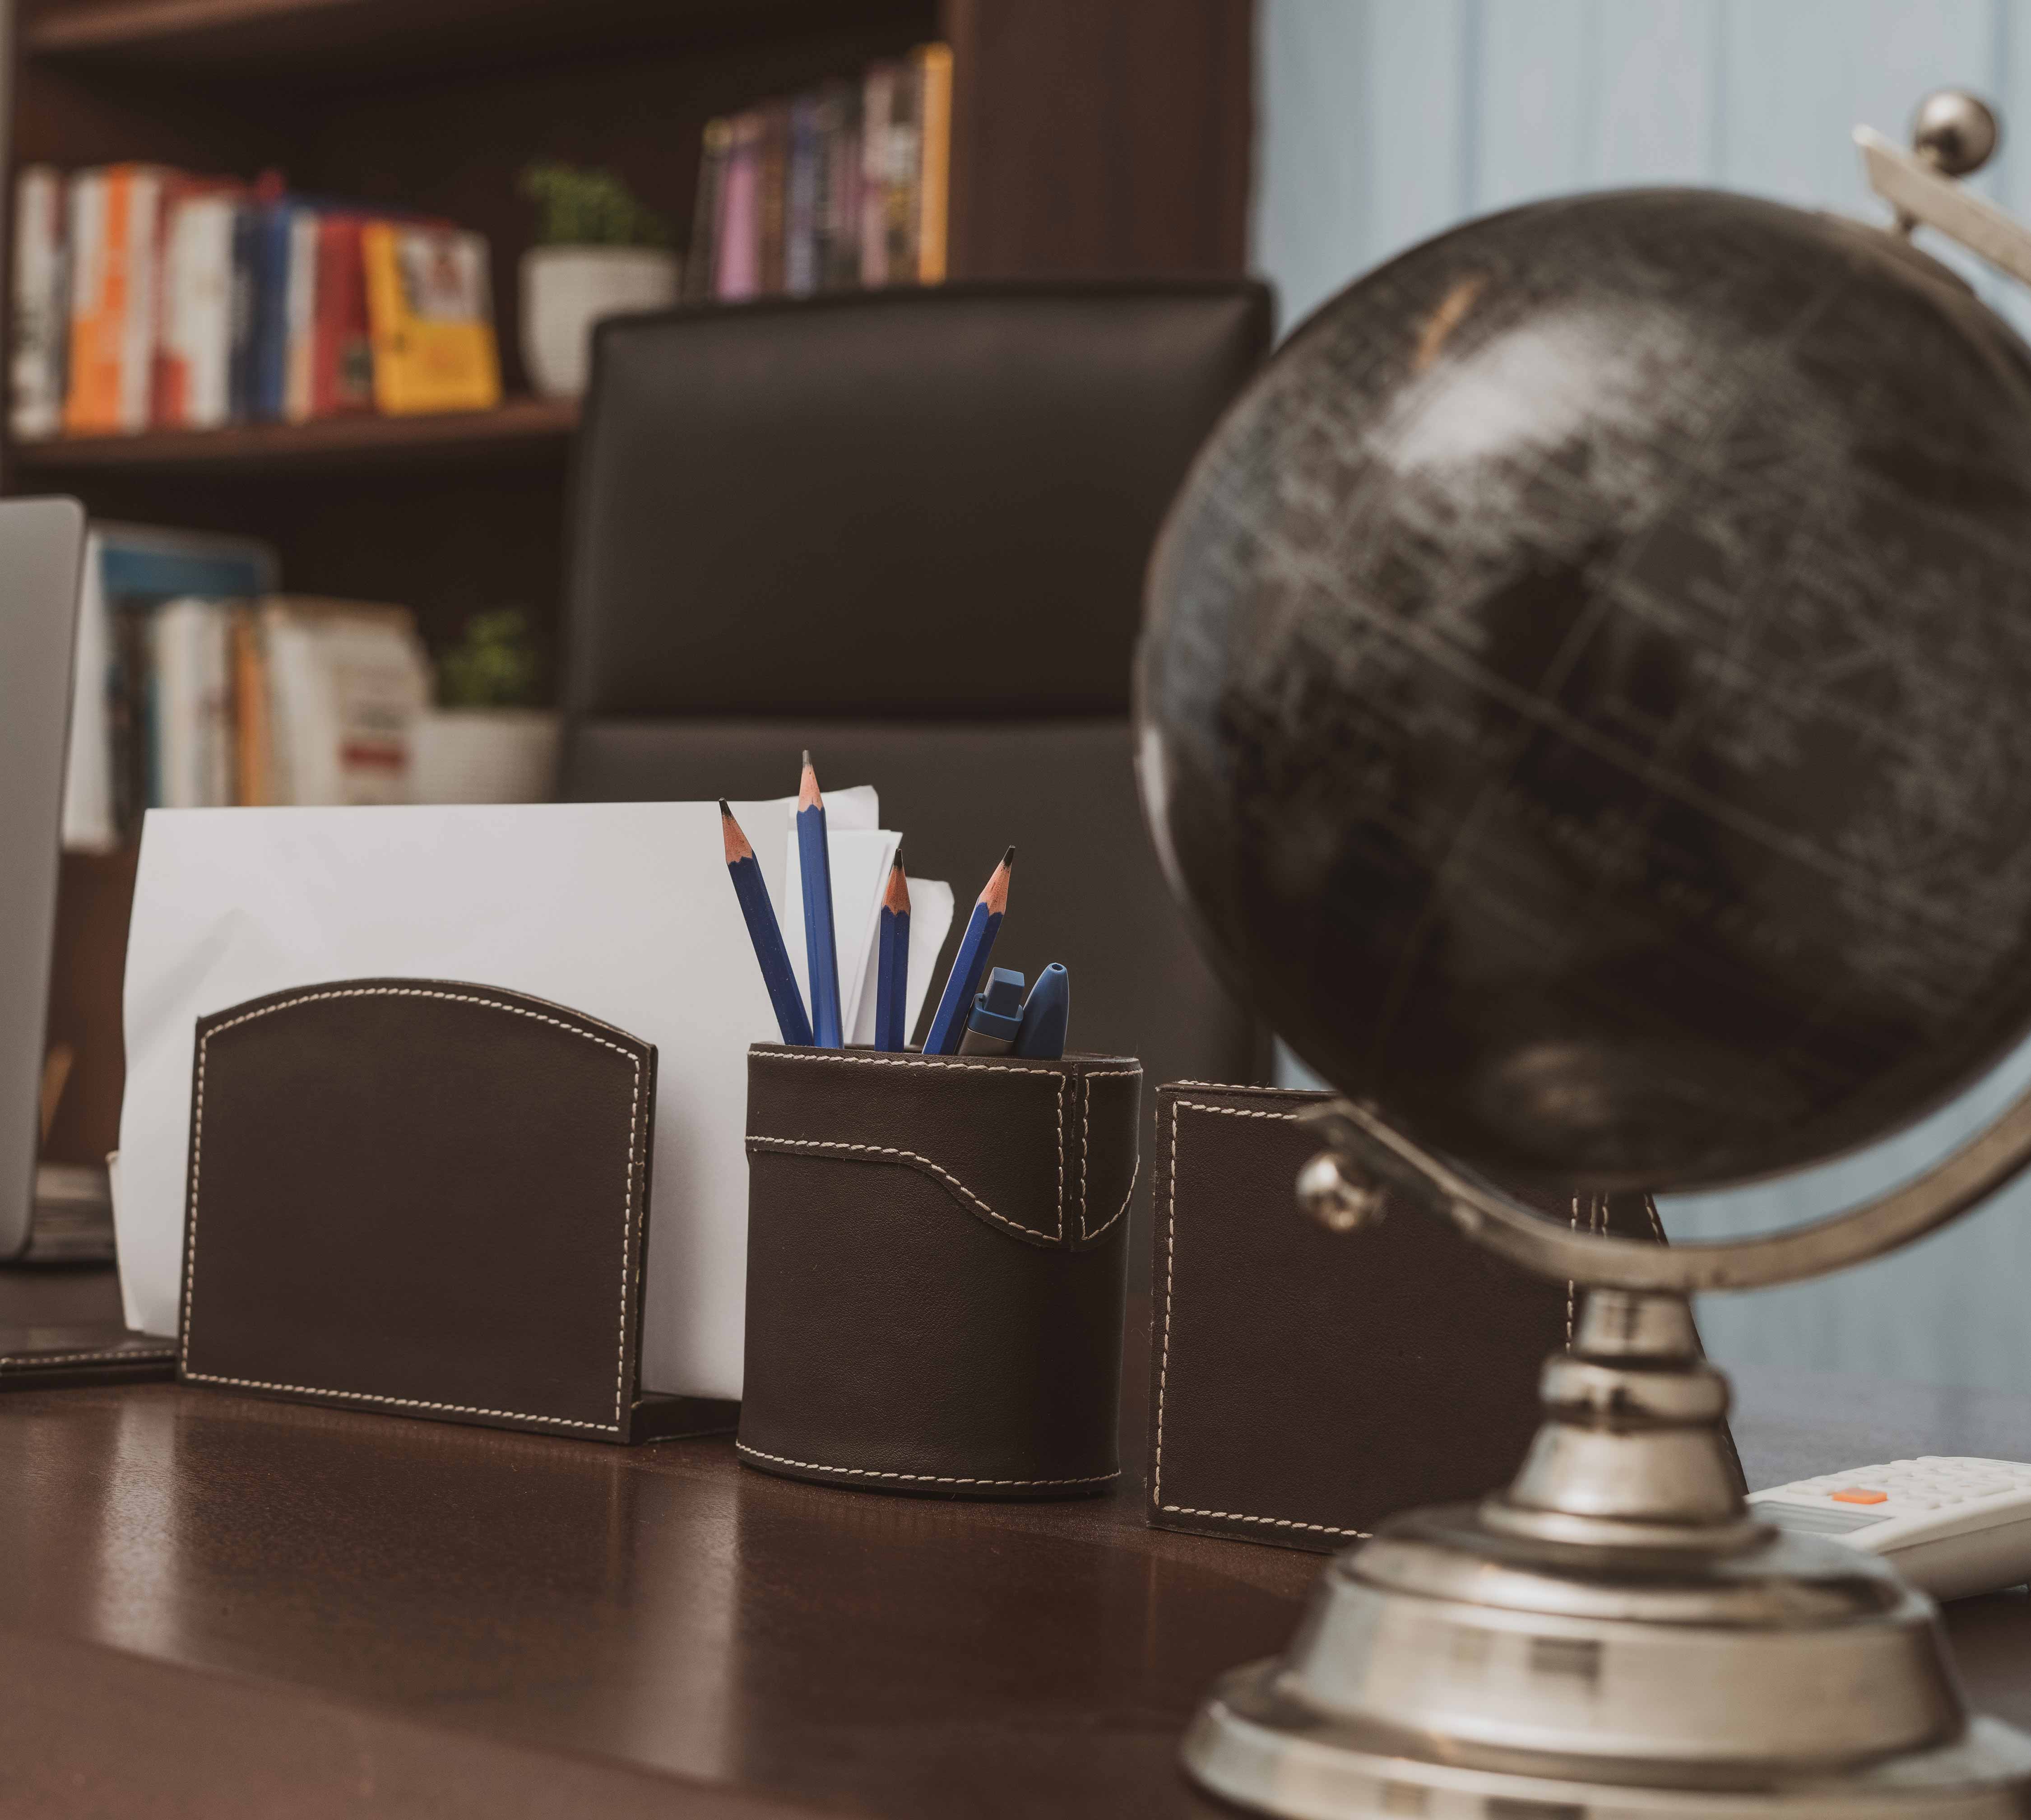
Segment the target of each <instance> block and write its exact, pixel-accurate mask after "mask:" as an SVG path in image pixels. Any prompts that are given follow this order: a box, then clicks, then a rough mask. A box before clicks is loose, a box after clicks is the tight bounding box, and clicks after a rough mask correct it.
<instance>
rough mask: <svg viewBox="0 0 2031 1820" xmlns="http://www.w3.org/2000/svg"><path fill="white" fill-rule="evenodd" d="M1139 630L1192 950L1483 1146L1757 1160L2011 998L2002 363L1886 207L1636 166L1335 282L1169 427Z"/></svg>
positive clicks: (1300, 1044) (1820, 1151) (1916, 1087)
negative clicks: (1188, 454) (1166, 492)
mask: <svg viewBox="0 0 2031 1820" xmlns="http://www.w3.org/2000/svg"><path fill="white" fill-rule="evenodd" d="M1137 686H1138V717H1139V721H1140V726H1139V729H1138V731H1139V746H1138V766H1139V768H1140V770H1141V774H1142V788H1143V793H1144V799H1145V802H1146V807H1147V809H1148V812H1149V815H1150V821H1151V824H1152V826H1153V831H1154V834H1155V835H1156V838H1157V845H1158V848H1159V849H1160V852H1161V854H1162V856H1163V859H1164V861H1165V867H1166V868H1167V870H1168V872H1169V873H1170V875H1171V878H1172V882H1173V884H1174V885H1175V886H1176V888H1177V889H1178V890H1179V893H1181V895H1182V896H1183V898H1184V899H1185V901H1186V902H1187V905H1188V907H1189V908H1191V911H1192V912H1193V913H1194V917H1195V919H1196V921H1197V922H1198V925H1199V927H1200V929H1201V931H1202V936H1203V938H1205V940H1206V944H1207V945H1208V947H1209V949H1210V950H1211V951H1212V952H1213V953H1214V954H1215V955H1216V956H1217V957H1218V958H1220V960H1223V961H1224V962H1225V963H1226V964H1227V965H1228V969H1229V971H1230V972H1231V973H1232V975H1234V976H1235V978H1236V979H1237V980H1238V981H1239V982H1240V983H1243V985H1244V986H1245V987H1246V988H1247V989H1248V990H1250V992H1251V993H1252V995H1253V996H1254V999H1255V1001H1256V1003H1257V1004H1258V1006H1259V1008H1260V1009H1261V1011H1262V1012H1263V1013H1264V1014H1265V1016H1267V1017H1268V1019H1269V1020H1270V1022H1271V1023H1272V1024H1273V1025H1274V1026H1275V1027H1276V1028H1277V1029H1278V1030H1279V1031H1281V1032H1283V1034H1284V1035H1285V1036H1286V1038H1287V1039H1289V1040H1290V1042H1291V1043H1292V1044H1293V1046H1295V1048H1296V1050H1297V1051H1298V1053H1299V1054H1300V1055H1301V1056H1302V1057H1304V1058H1305V1060H1306V1061H1308V1062H1310V1064H1311V1065H1313V1066H1314V1068H1316V1069H1317V1070H1318V1071H1319V1072H1321V1073H1322V1074H1323V1075H1325V1076H1326V1078H1327V1079H1328V1080H1331V1081H1332V1083H1334V1084H1335V1085H1336V1086H1337V1087H1340V1089H1341V1090H1343V1091H1345V1092H1347V1093H1350V1094H1352V1095H1355V1096H1357V1097H1358V1098H1362V1099H1364V1100H1366V1101H1368V1102H1371V1103H1372V1104H1373V1105H1374V1106H1377V1108H1378V1109H1379V1110H1381V1112H1382V1113H1384V1115H1385V1116H1386V1117H1389V1118H1390V1119H1391V1120H1392V1121H1393V1122H1394V1123H1396V1124H1398V1125H1399V1127H1400V1128H1403V1130H1405V1131H1406V1132H1408V1133H1409V1134H1410V1135H1411V1136H1414V1137H1415V1138H1417V1139H1419V1140H1420V1141H1421V1142H1422V1143H1425V1144H1427V1145H1429V1146H1430V1147H1434V1148H1437V1149H1438V1150H1440V1151H1444V1152H1447V1153H1449V1154H1452V1156H1453V1157H1455V1158H1457V1159H1459V1161H1461V1162H1465V1163H1466V1164H1468V1165H1470V1166H1473V1167H1475V1168H1477V1169H1480V1170H1481V1171H1482V1172H1483V1173H1487V1174H1489V1175H1493V1176H1496V1177H1501V1178H1506V1179H1508V1180H1514V1181H1517V1182H1519V1183H1536V1184H1545V1185H1556V1186H1561V1187H1563V1186H1574V1187H1599V1188H1633V1187H1643V1188H1673V1187H1681V1186H1691V1185H1694V1184H1711V1183H1716V1182H1721V1181H1727V1180H1742V1179H1744V1178H1746V1177H1753V1176H1757V1175H1761V1174H1765V1173H1772V1172H1776V1171H1778V1170H1780V1169H1786V1168H1788V1167H1791V1166H1794V1165H1799V1164H1802V1163H1806V1162H1813V1161H1816V1160H1818V1159H1820V1158H1824V1157H1826V1156H1828V1155H1829V1154H1834V1153H1836V1152H1839V1151H1843V1150H1845V1149H1847V1148H1850V1147H1853V1146H1854V1145H1856V1144H1858V1143H1863V1142H1865V1141H1867V1140H1868V1139H1871V1138H1872V1137H1874V1136H1879V1135H1880V1134H1882V1133H1883V1132H1885V1131H1887V1130H1889V1129H1891V1128H1895V1127H1896V1126H1899V1125H1900V1124H1904V1123H1906V1122H1907V1121H1910V1120H1911V1119H1912V1118H1914V1117H1917V1116H1918V1115H1919V1114H1921V1113H1923V1112H1925V1110H1929V1108H1930V1107H1932V1106H1934V1105H1935V1104H1936V1103H1937V1102H1940V1100H1941V1099H1943V1098H1945V1097H1947V1095H1950V1094H1951V1092H1952V1091H1955V1089H1957V1088H1958V1087H1961V1086H1962V1085H1964V1084H1965V1083H1966V1082H1967V1081H1969V1080H1970V1079H1971V1078H1973V1076H1976V1075H1977V1074H1979V1073H1980V1072H1981V1071H1982V1070H1983V1069H1984V1068H1985V1067H1986V1066H1988V1065H1989V1064H1991V1063H1992V1062H1993V1061H1995V1060H1996V1057H1998V1056H1999V1054H2001V1053H2002V1052H2003V1050H2005V1049H2007V1047H2008V1046H2009V1045H2010V1044H2011V1042H2012V1041H2013V1040H2014V1039H2016V1038H2017V1037H2018V1035H2020V1034H2021V1033H2022V1031H2024V1030H2025V1027H2026V1026H2027V1025H2031V356H2027V354H2026V352H2025V349H2024V348H2023V346H2022V344H2020V343H2019V342H2018V341H2017V340H2016V338H2014V336H2013V335H2012V334H2011V332H2010V330H2008V329H2007V327H2005V326H2004V325H2003V323H2001V322H2000V321H1999V319H1997V318H1996V316H1995V315H1992V313H1991V312H1990V311H1988V310H1987V309H1986V308H1984V307H1983V306H1982V305H1981V304H1980V303H1979V302H1978V301H1977V300H1976V298H1975V297H1974V296H1973V294H1972V293H1970V291H1968V290H1967V289H1966V287H1965V286H1963V285H1961V284H1960V283H1959V282H1958V281H1957V280H1956V279H1955V278H1953V277H1952V276H1951V274H1948V273H1947V271H1946V270H1944V269H1943V267H1940V266H1939V265H1937V264H1936V263H1933V262H1932V260H1930V259H1927V258H1926V257H1925V256H1924V255H1922V254H1921V253H1917V252H1914V251H1912V250H1911V249H1910V248H1909V247H1907V246H1906V245H1905V244H1903V243H1902V241H1899V240H1898V239H1897V238H1895V237H1893V236H1892V235H1891V234H1890V233H1887V232H1879V231H1877V230H1876V229H1871V228H1869V227H1867V226H1861V225H1859V224H1856V223H1851V222H1843V221H1840V220H1837V219H1835V218H1831V217H1827V216H1822V215H1813V214H1805V213H1802V212H1799V211H1795V210H1792V209H1788V208H1785V207H1779V206H1778V205H1776V204H1774V203H1765V202H1760V201H1754V200H1748V199H1746V198H1742V197H1738V196H1723V195H1720V194H1715V193H1710V192H1703V191H1649V192H1630V193H1623V194H1618V195H1609V196H1589V197H1585V198H1578V199H1573V200H1564V201H1559V202H1552V203H1541V204H1537V205H1535V206H1533V207H1527V208H1522V209H1518V210H1515V211H1512V212H1511V213H1508V214H1502V215H1498V216H1494V217H1492V218H1489V219H1487V220H1484V221H1480V222H1474V223H1471V224H1470V225H1469V226H1465V227H1463V228H1460V229H1457V230H1455V231H1454V232H1452V233H1448V234H1446V235H1444V236H1443V237H1440V238H1439V239H1437V240H1434V241H1429V242H1427V243H1426V244H1424V245H1422V246H1421V247H1418V248H1415V249H1414V250H1413V251H1412V252H1409V253H1407V254H1405V255H1403V256H1402V257H1401V258H1399V259H1396V261H1394V262H1393V263H1391V264H1389V265H1388V266H1385V267H1382V268H1381V269H1380V270H1377V271H1376V272H1374V273H1373V274H1370V276H1368V277H1367V278H1363V279H1362V280H1361V281H1360V282H1358V283H1356V284H1355V285H1352V286H1351V287H1350V288H1349V289H1347V290H1345V291H1343V292H1342V293H1340V296H1337V297H1336V298H1335V299H1334V300H1332V302H1330V303H1329V304H1326V305H1325V307H1324V308H1322V309H1321V310H1320V311H1319V312H1318V313H1317V315H1314V317H1313V318H1312V319H1311V320H1310V322H1309V323H1307V324H1306V326H1304V327H1303V328H1302V330H1300V331H1299V333H1298V334H1295V336H1294V337H1293V338H1291V341H1289V342H1288V344H1287V345H1286V346H1285V347H1284V349H1283V350H1282V351H1281V352H1280V353H1279V354H1278V355H1277V356H1276V358H1275V359H1274V360H1273V361H1271V362H1270V364H1269V366H1268V367H1266V368H1265V370H1264V371H1263V372H1262V374H1261V375H1260V377H1259V378H1258V379H1257V381H1256V382H1255V383H1254V385H1253V386H1250V389H1249V390H1248V391H1247V393H1245V394H1244V395H1243V397H1241V399H1240V400H1239V401H1238V402H1237V403H1236V405H1235V407H1234V408H1233V409H1232V411H1231V412H1229V413H1228V416H1227V418H1226V419H1225V420H1224V422H1223V423H1222V424H1221V425H1220V428H1219V430H1218V431H1217V432H1216V433H1215V434H1214V436H1213V438H1212V440H1211V442H1209V444H1208V446H1206V449H1205V450H1204V451H1203V452H1202V453H1201V455H1200V457H1199V459H1198V463H1197V464H1196V466H1195V467H1194V470H1193V472H1192V473H1191V476H1190V477H1189V479H1187V483H1186V485H1185V487H1184V489H1183V491H1182V493H1181V494H1180V495H1179V498H1178V500H1177V502H1176V504H1175V505H1174V506H1173V507H1172V512H1171V514H1170V517H1169V519H1168V521H1167V523H1166V525H1165V530H1164V533H1163V535H1162V539H1161V542H1160V543H1159V545H1158V548H1157V557H1156V559H1155V561H1154V563H1153V567H1152V569H1151V574H1150V587H1149V599H1148V602H1147V612H1146V622H1145V627H1144V633H1143V641H1142V648H1141V651H1140V655H1139V658H1138V684H1137Z"/></svg>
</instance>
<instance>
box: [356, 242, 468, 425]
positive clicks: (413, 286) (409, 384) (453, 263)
mask: <svg viewBox="0 0 2031 1820" xmlns="http://www.w3.org/2000/svg"><path fill="white" fill-rule="evenodd" d="M360 255H361V258H362V260H363V263H364V264H365V267H366V268H367V322H368V325H369V327H370V330H371V334H372V336H373V341H374V402H375V405H376V407H377V408H379V409H381V410H382V411H385V412H387V413H388V414H389V416H403V415H409V414H415V413H418V412H430V411H486V410H490V409H491V408H493V407H494V405H498V404H499V403H500V402H501V361H500V356H499V354H498V351H497V349H495V346H494V310H493V305H492V302H491V300H490V293H489V289H488V285H487V280H486V241H485V239H484V238H483V237H482V236H480V235H479V234H475V233H464V232H461V231H460V230H459V229H453V228H440V227H415V226H409V225H408V224H406V223H402V222H368V223H367V226H365V227H363V229H361V230H360Z"/></svg>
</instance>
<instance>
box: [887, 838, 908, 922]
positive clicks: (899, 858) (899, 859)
mask: <svg viewBox="0 0 2031 1820" xmlns="http://www.w3.org/2000/svg"><path fill="white" fill-rule="evenodd" d="M881 908H883V909H885V910H893V911H894V912H896V913H897V914H898V915H899V916H908V915H909V913H910V875H909V874H908V873H907V872H905V871H904V870H903V850H902V848H900V847H899V848H896V861H895V863H894V864H893V865H892V866H891V867H889V884H888V888H887V889H885V890H884V891H883V892H882V893H881Z"/></svg>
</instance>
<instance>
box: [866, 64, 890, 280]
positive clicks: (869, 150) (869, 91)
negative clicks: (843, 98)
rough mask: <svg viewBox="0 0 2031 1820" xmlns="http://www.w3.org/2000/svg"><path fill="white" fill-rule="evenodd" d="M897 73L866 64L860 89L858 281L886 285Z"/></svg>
mask: <svg viewBox="0 0 2031 1820" xmlns="http://www.w3.org/2000/svg"><path fill="white" fill-rule="evenodd" d="M898 74H899V72H898V70H897V68H896V65H894V64H893V63H870V65H868V66H867V73H866V76H865V77H864V78H863V80H862V83H861V90H860V282H862V283H863V285H885V284H886V283H887V282H889V121H890V117H891V114H892V110H893V107H894V105H895V99H896V82H897V77H898Z"/></svg>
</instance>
